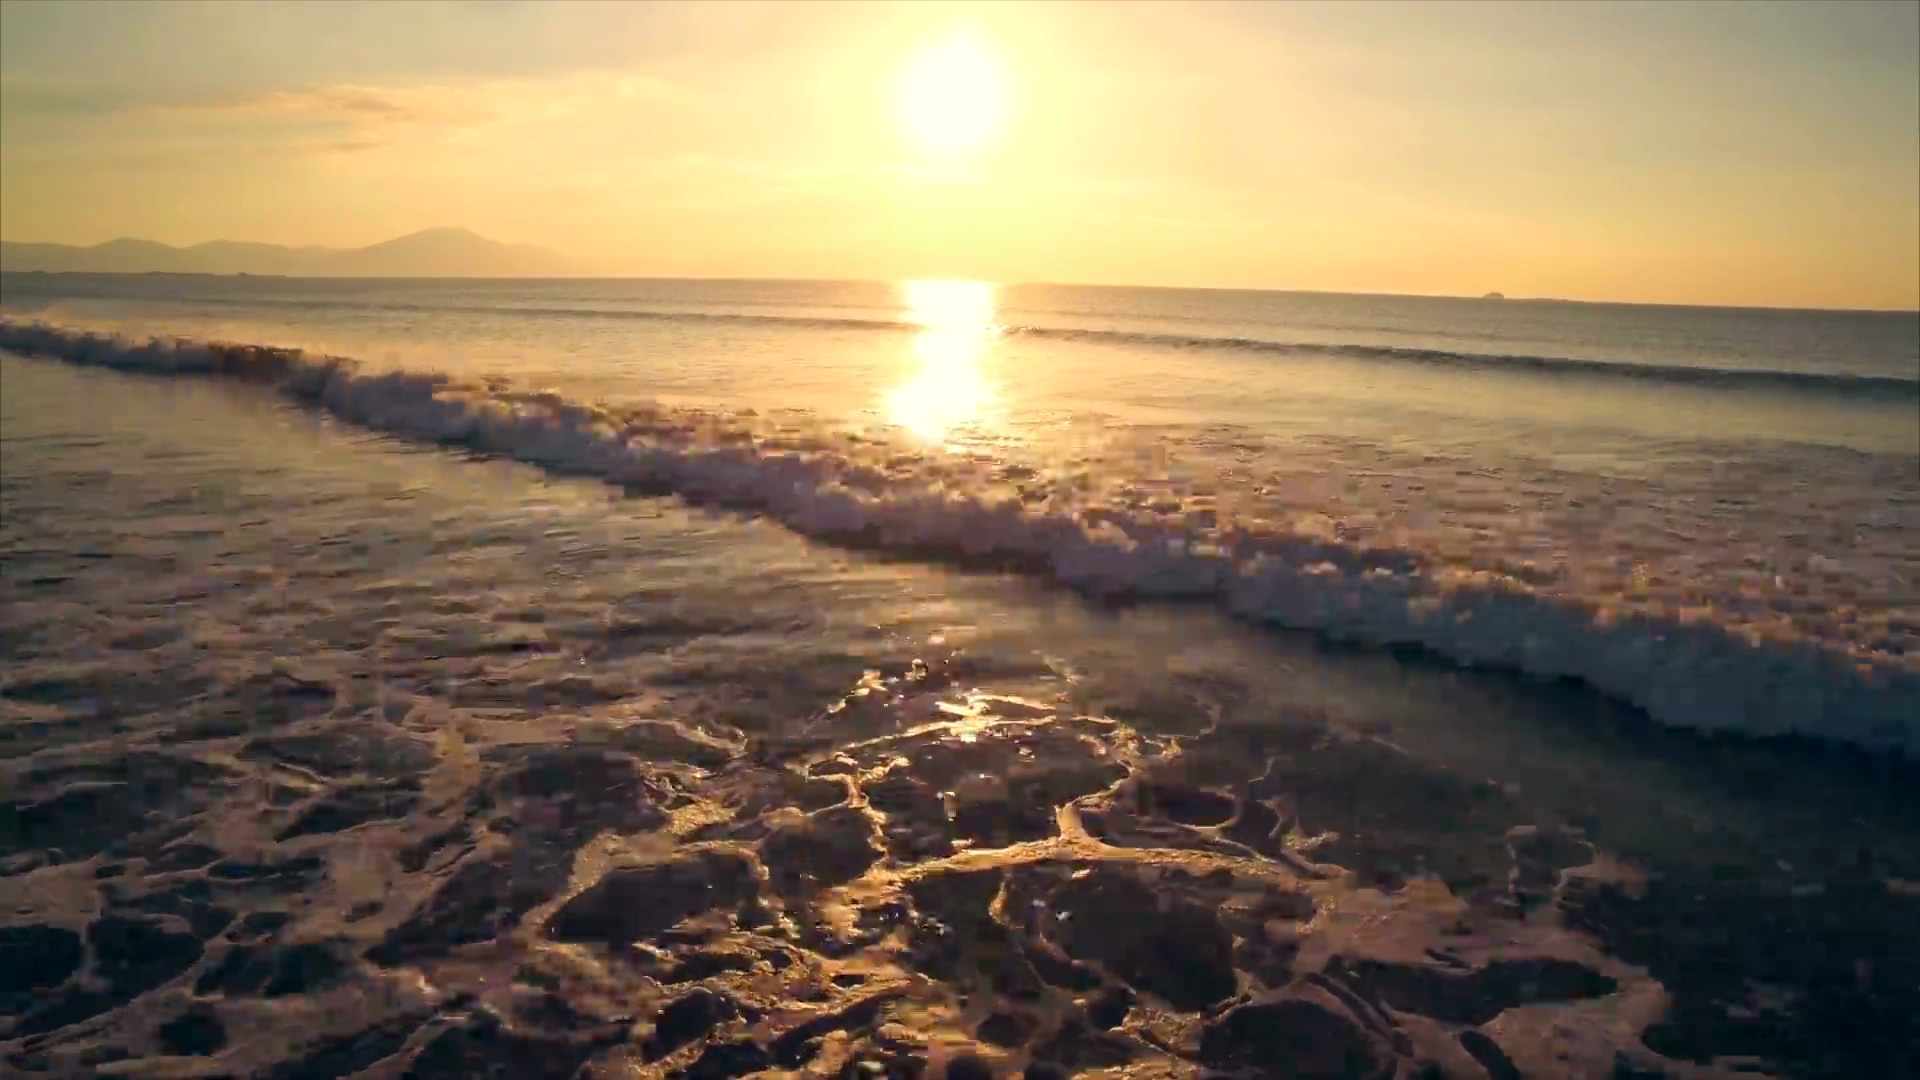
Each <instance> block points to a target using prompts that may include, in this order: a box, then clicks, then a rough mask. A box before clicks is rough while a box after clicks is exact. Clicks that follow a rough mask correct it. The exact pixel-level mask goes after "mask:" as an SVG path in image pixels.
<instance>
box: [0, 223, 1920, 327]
mask: <svg viewBox="0 0 1920 1080" xmlns="http://www.w3.org/2000/svg"><path fill="white" fill-rule="evenodd" d="M417 231H420V232H429V231H433V230H417ZM464 231H469V232H471V230H464ZM403 235H407V236H411V235H414V234H413V233H407V234H403ZM474 235H476V236H478V235H479V234H478V233H475V234H474ZM117 239H140V238H139V237H119V238H117ZM396 239H398V238H397V237H396ZM483 239H484V237H483ZM4 242H5V243H10V244H55V245H56V246H60V247H75V248H78V247H82V246H86V247H97V246H99V245H76V244H58V243H57V242H55V241H40V240H6V241H4ZM112 242H113V241H103V243H112ZM149 242H150V243H156V244H158V243H162V242H161V241H157V240H156V241H149ZM384 242H385V241H381V243H384ZM493 242H494V243H500V242H499V241H493ZM203 243H208V244H211V243H264V242H260V241H247V240H232V241H215V240H208V241H203ZM165 246H168V247H172V246H173V245H170V244H169V245H165ZM190 246H199V245H190ZM265 246H269V247H285V248H287V249H288V250H298V249H299V247H320V246H322V245H299V247H295V246H293V245H286V244H266V245H265ZM365 246H368V247H372V246H375V245H365ZM502 246H509V245H504V244H503V245H502ZM511 246H519V245H511ZM527 246H537V245H527ZM176 250H184V249H176ZM333 250H353V249H339V248H336V249H333ZM0 274H9V275H12V274H18V275H38V276H41V277H195V278H242V277H245V278H264V279H268V280H276V281H705V282H741V283H746V282H781V283H805V284H815V285H885V284H897V283H899V282H903V281H983V280H984V279H979V278H944V277H928V278H904V277H903V278H877V277H876V278H859V277H780V276H773V277H755V276H740V275H730V274H542V275H534V276H526V275H496V274H459V275H439V274H409V275H404V276H400V277H382V276H378V275H368V274H270V273H263V274H257V273H253V272H252V271H246V270H241V271H235V272H233V273H220V272H215V271H209V270H8V269H5V268H4V267H0ZM986 284H991V285H994V286H997V287H999V288H1006V289H1035V288H1039V289H1142V290H1156V291H1161V292H1221V293H1268V294H1273V295H1290V296H1354V297H1374V298H1381V299H1394V300H1462V301H1474V302H1479V303H1487V304H1580V305H1587V306H1593V307H1638V308H1684V309H1690V310H1698V311H1777V312H1791V313H1802V314H1836V315H1920V305H1916V306H1915V307H1911V308H1881V307H1813V306H1808V305H1789V304H1728V303H1684V302H1679V301H1672V300H1594V299H1585V298H1580V297H1566V296H1513V295H1506V294H1500V295H1491V294H1482V295H1479V296H1473V295H1469V294H1464V293H1413V292H1376V291H1369V290H1344V289H1311V288H1298V287H1285V288H1282V287H1273V286H1257V285H1147V284H1140V283H1126V284H1116V283H1111V282H1087V281H988V282H986Z"/></svg>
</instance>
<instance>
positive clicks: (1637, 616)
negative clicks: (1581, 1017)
mask: <svg viewBox="0 0 1920 1080" xmlns="http://www.w3.org/2000/svg"><path fill="white" fill-rule="evenodd" d="M0 348H5V349H8V350H11V351H14V352H18V353H24V354H29V355H38V356H46V357H54V358H59V359H64V360H67V361H71V362H74V363H79V364H86V365H95V366H102V367H109V368H116V369H125V370H134V371H142V372H148V373H155V374H195V375H215V376H220V377H227V378H233V379H239V380H245V381H250V382H255V383H261V384H266V385H270V386H273V387H276V388H277V389H279V390H280V391H281V392H283V393H285V394H287V395H289V396H290V397H292V398H295V399H298V400H300V401H303V402H307V403H309V404H312V405H315V406H318V407H320V408H323V409H325V410H327V411H328V412H331V413H333V414H334V415H337V416H339V417H341V418H342V419H345V420H348V421H351V422H353V423H356V424H360V425H364V426H366V427H368V428H371V429H375V430H378V431H381V432H385V433H388V434H391V435H394V436H397V437H401V438H405V439H410V440H419V441H429V442H436V443H443V444H448V445H456V446H461V447H466V448H470V449H473V450H477V451H481V452H485V453H490V454H498V455H502V456H507V457H511V458H514V459H516V460H520V461H524V462H528V463H531V464H535V465H539V466H542V467H545V468H550V469H554V470H556V471H564V472H568V473H577V474H584V475H591V476H596V477H601V478H603V479H605V480H607V481H608V482H610V483H614V484H619V485H623V486H629V487H634V488H639V489H642V490H646V491H653V492H671V493H674V494H678V495H681V496H684V497H686V498H689V499H693V500H700V501H710V502H719V503H724V504H729V505H736V506H742V507H751V508H753V509H756V510H760V511H763V512H765V513H767V514H769V515H771V516H773V517H775V518H778V519H779V520H780V521H782V522H784V523H785V524H787V525H788V526H789V527H791V528H793V529H795V530H796V531H798V532H801V533H804V534H807V535H811V536H816V537H821V538H825V539H831V540H835V541H838V542H844V543H852V544H858V545H862V546H870V547H878V548H883V549H888V550H893V551H897V552H902V553H910V554H926V555H929V556H931V557H938V558H953V559H964V560H992V561H997V562H1001V563H1005V564H1011V565H1017V566H1019V567H1021V568H1024V569H1028V570H1031V571H1034V572H1039V573H1044V574H1047V575H1050V576H1051V577H1052V578H1054V579H1055V580H1057V581H1060V582H1062V583H1063V584H1066V585H1069V586H1071V587H1074V588H1077V589H1082V590H1085V591H1088V592H1093V593H1099V594H1104V595H1115V596H1136V597H1142V598H1152V597H1164V598H1183V599H1191V600H1211V601H1214V602H1217V603H1219V604H1221V605H1222V606H1223V607H1225V608H1227V609H1228V610H1230V611H1232V612H1233V613H1234V614H1235V615H1237V616H1240V617H1242V618H1245V619H1248V620H1252V621H1257V622H1267V623H1274V624H1278V625H1282V626H1288V627H1295V628H1301V629H1310V630H1315V631H1319V632H1321V633H1324V634H1327V635H1329V636H1330V637H1333V638H1337V639H1343V640H1352V641H1358V642H1365V643H1373V644H1412V645H1418V646H1422V647H1425V648H1427V649H1429V650H1432V651H1433V652H1435V653H1438V654H1441V655H1444V656H1448V657H1452V658H1454V659H1457V660H1459V661H1460V662H1462V663H1470V664H1484V665H1496V666H1504V667H1513V668H1517V669H1520V670H1523V671H1526V672H1530V673H1533V674H1535V675H1539V676H1544V677H1569V678H1576V679H1580V680H1583V681H1585V682H1587V683H1589V684H1591V685H1593V686H1595V687H1597V688H1599V689H1601V690H1603V691H1605V692H1607V693H1609V694H1612V695H1614V696H1617V697H1619V698H1622V699H1625V700H1628V701H1631V702H1633V703H1635V704H1637V705H1639V706H1641V707H1643V708H1645V709H1646V710H1647V711H1648V712H1649V713H1650V714H1651V715H1652V716H1653V717H1654V718H1656V719H1658V720H1660V721H1662V722H1664V723H1667V724H1672V725H1677V726H1684V727H1691V728H1698V729H1705V730H1725V731H1734V732H1740V733H1745V734H1750V735H1785V734H1801V735H1809V736H1814V737H1817V738H1822V739H1828V740H1836V741H1841V742H1846V743H1852V744H1855V745H1858V746H1862V747H1867V748H1870V749H1874V750H1878V751H1883V752H1890V753H1894V754H1899V755H1903V756H1906V757H1910V758H1920V663H1916V659H1920V658H1917V657H1916V654H1915V653H1914V652H1913V651H1911V650H1906V649H1903V648H1900V647H1898V646H1896V647H1894V648H1891V649H1888V648H1882V647H1878V646H1876V645H1875V644H1874V643H1873V642H1872V641H1851V642H1849V641H1845V640H1836V639H1834V638H1832V637H1818V636H1815V635H1813V634H1810V633H1799V632H1796V631H1795V630H1793V629H1792V626H1791V624H1786V626H1787V628H1786V629H1778V628H1776V629H1775V630H1774V631H1773V632H1771V633H1765V634H1763V633H1757V632H1755V630H1754V629H1753V627H1752V626H1749V625H1742V624H1740V623H1738V622H1735V621H1731V617H1730V615H1729V614H1728V611H1726V610H1719V609H1714V608H1711V607H1708V608H1704V609H1696V610H1692V611H1686V612H1682V611H1679V610H1677V609H1675V608H1673V607H1671V606H1669V607H1667V608H1664V609H1663V608H1661V607H1658V606H1656V607H1652V608H1649V607H1646V606H1634V605H1630V604H1621V603H1618V602H1617V598H1612V597H1608V596H1604V595H1592V596H1581V595H1568V594H1567V593H1566V592H1565V591H1564V590H1561V591H1553V590H1550V589H1548V588H1546V587H1543V586H1540V585H1536V584H1532V583H1530V582H1529V581H1527V580H1525V579H1524V578H1523V577H1521V576H1515V575H1509V574H1502V573H1496V572H1491V571H1488V570H1486V569H1484V568H1470V567H1466V566H1463V565H1461V564H1459V563H1457V562H1448V561H1446V560H1444V559H1441V558H1439V557H1437V555H1435V554H1434V553H1432V552H1426V551H1422V550H1417V549H1408V548H1385V547H1378V546H1376V547H1362V546H1360V545H1359V544H1358V543H1356V542H1346V541H1336V540H1327V539H1325V538H1319V537H1312V536H1306V535H1300V534H1298V533H1294V532H1289V531H1286V530H1285V529H1284V527H1281V526H1276V525H1272V524H1268V523H1257V524H1253V523H1245V522H1236V521H1234V520H1232V519H1231V517H1230V516H1221V517H1218V518H1217V519H1216V515H1215V514H1213V513H1210V512H1201V513H1190V512H1188V511H1189V509H1190V508H1188V507H1184V506H1178V505H1176V506H1173V507H1171V508H1168V507H1163V506H1158V505H1156V506H1151V507H1147V508H1142V507H1140V506H1138V505H1135V504H1132V503H1125V502H1123V503H1120V504H1116V503H1115V502H1114V501H1112V500H1102V499H1100V498H1098V497H1097V496H1093V495H1090V494H1088V493H1086V492H1085V491H1083V490H1081V489H1079V488H1076V487H1075V486H1073V485H1071V484H1063V483H1062V484H1050V483H1048V482H1046V481H1044V480H1038V481H1034V482H994V481H993V480H992V478H991V476H990V475H989V474H985V473H981V472H979V471H977V470H976V471H968V470H965V469H956V468H950V467H947V466H945V465H943V464H942V463H941V462H939V461H938V460H935V459H930V458H928V457H927V456H925V455H909V454H901V453H898V452H896V451H895V450H894V449H892V448H889V447H886V446H883V445H879V444H875V443H871V442H863V441H860V440H857V439H849V438H836V437H829V436H820V437H814V438H792V437H782V436H777V435H769V434H767V433H765V432H756V431H755V430H753V429H751V428H748V427H746V426H744V425H739V424H729V423H727V422H725V421H720V420H716V419H714V418H712V417H709V416H705V415H703V414H696V413H688V412H676V411H674V410H669V409H661V408H646V409H626V410H615V409H609V408H605V407H600V406H595V405H589V404H583V403H580V402H575V401H570V400H568V399H566V398H564V397H561V396H559V395H556V394H550V393H541V394H530V393H524V392H514V391H511V390H507V389H501V388H499V387H497V386H493V385H487V386H483V385H479V384H475V383H468V382H462V381H459V380H456V379H454V378H453V377H451V376H448V375H445V374H440V373H430V372H413V371H404V370H403V371H388V372H374V371H371V370H369V369H366V368H364V367H362V366H361V365H358V364H356V363H355V362H353V361H351V360H344V359H340V358H335V357H320V356H311V355H307V354H303V353H301V352H299V351H296V350H287V349H274V348H266V347H260V346H250V345H228V344H221V343H210V342H197V341H164V340H153V341H148V342H144V343H142V342H136V341H131V340H127V339H124V338H120V337H115V336H108V335H100V334H93V333H86V332H81V331H74V330H68V329H62V328H58V327H51V326H46V325H41V324H36V323H20V322H12V321H5V320H0ZM1136 502H1137V501H1136Z"/></svg>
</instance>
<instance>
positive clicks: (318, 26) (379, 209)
mask: <svg viewBox="0 0 1920 1080" xmlns="http://www.w3.org/2000/svg"><path fill="white" fill-rule="evenodd" d="M436 226H459V227H465V228H469V229H472V230H474V231H476V232H479V233H481V234H483V235H486V236H488V237H491V238H493V239H496V240H501V241H505V242H510V243H531V244H538V245H541V246H544V247H548V248H552V249H554V250H556V251H560V252H563V253H566V254H569V255H572V256H575V257H577V258H580V259H582V260H585V261H586V262H587V263H588V264H589V265H591V266H592V267H594V268H595V269H598V270H602V271H604V272H607V273H611V274H636V275H661V276H713V277H823V278H864V279H909V278H966V279H980V280H990V281H1006V282H1034V281H1047V282H1087V283H1108V284H1141V285H1175V286H1202V287H1229V288H1235V287H1237V288H1278V289H1313V290H1330V291H1351V292H1387V293H1431V294H1455V295H1479V294H1481V293H1484V292H1487V291H1490V290H1499V291H1502V292H1505V293H1506V294H1508V295H1510V296H1556V297H1565V298H1572V299H1594V300H1629V301H1642V302H1655V303H1706V304H1741V305H1758V306H1787V307H1866V308H1882V309H1889V308H1890V309H1915V308H1920V2H1905V3H1902V2H1882V3H1852V4H1850V3H1827V2H1815V3H1806V4H1801V3H1789V2H1777V3H1705V4H1688V3H1648V4H1631V3H1619V4H1603V3H1537V4H1504V3H1500V4H1496V3H1436V4H1423V5H1400V4H1391V3H1351V4H1329V5H1322V4H1313V3H1276V4H1257V3H1220V4H1211V3H1181V4H1151V3H1142V4H1123V3H1100V4H1092V3H1061V4H1041V3H1033V4H1016V3H996V4H968V3H957V2H953V3H927V4H913V5H907V4H836V3H791V4H790V3H779V2H773V3H754V2H745V0H743V2H738V3H693V4H613V3H588V4H580V5H570V4H547V3H515V2H460V3H445V4H429V3H372V4H358V3H351V2H329V3H317V2H315V3H294V4H272V3H224V4H197V3H194V4H188V3H164V2H148V0H141V2H136V3H129V4H119V3H110V2H100V3H85V4H79V3H57V4H46V3H37V2H18V0H0V237H4V238H5V239H8V240H20V241H52V242H62V243H81V244H86V243H97V242H101V241H105V240H109V239H113V238H115V237H121V236H137V237H143V238H148V239H154V240H160V241H163V242H166V243H173V244H190V243H197V242H201V241H206V240H213V239H228V240H251V241H263V242H269V243H279V244H290V245H305V244H315V245H326V246H357V245H361V244H369V243H375V242H378V241H381V240H385V239H388V238H391V237H393V236H397V235H400V234H403V233H407V232H412V231H415V230H419V229H423V228H428V227H436Z"/></svg>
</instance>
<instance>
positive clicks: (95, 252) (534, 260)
mask: <svg viewBox="0 0 1920 1080" xmlns="http://www.w3.org/2000/svg"><path fill="white" fill-rule="evenodd" d="M0 270H10V271H31V270H42V271H45V272H47V273H54V274H57V273H91V274H150V273H166V274H286V275H289V276H299V277H570V276H577V275H579V274H582V273H584V272H585V271H584V270H583V269H582V267H581V266H580V265H579V264H578V263H575V262H574V261H573V260H571V259H568V258H565V257H564V256H561V255H556V254H554V253H553V252H551V251H547V250H545V249H544V248H537V247H532V246H530V245H527V244H502V243H498V242H496V241H493V240H489V239H487V238H486V237H484V236H481V235H479V234H477V233H474V232H470V231H468V230H466V229H426V230H424V231H422V232H417V233H410V234H408V235H406V236H402V237H398V238H396V239H393V240H388V241H386V242H384V243H379V244H373V245H371V246H369V247H362V248H323V247H297V248H292V247H282V246H280V245H278V244H251V243H239V242H235V241H232V240H214V241H210V242H208V243H205V244H195V245H193V246H192V247H184V248H178V247H171V246H169V245H167V244H159V243H155V242H154V241H152V240H133V239H120V240H109V241H107V242H106V243H104V244H94V245H93V246H91V247H74V246H72V245H69V244H19V243H14V242H11V241H3V240H0Z"/></svg>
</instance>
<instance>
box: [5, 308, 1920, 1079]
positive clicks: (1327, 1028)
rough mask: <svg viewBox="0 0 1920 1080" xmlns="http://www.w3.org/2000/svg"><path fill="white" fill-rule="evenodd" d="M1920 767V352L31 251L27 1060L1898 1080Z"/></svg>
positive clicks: (1812, 328)
mask: <svg viewBox="0 0 1920 1080" xmlns="http://www.w3.org/2000/svg"><path fill="white" fill-rule="evenodd" d="M1916 761H1920V315H1916V314H1914V313H1871V312H1816V311H1773V310H1735V309H1705V308H1676V307H1651V306H1630V305H1612V304H1587V303H1570V302H1559V301H1546V300H1518V299H1509V300H1496V299H1485V300H1472V299H1443V298H1417V297H1387V296H1347V295H1331V294H1309V293H1273V292H1231V291H1198V290H1171V289H1131V288H1127V289H1122V288H1095V287H1066V286H1008V287H996V286H991V285H985V284H980V283H969V282H914V283H904V284H898V285H896V284H887V283H834V282H785V281H638V280H635V281H627V280H623V281H559V280H555V281H367V280H299V279H281V278H250V277H232V278H226V277H196V276H163V275H151V276H108V275H100V276H93V275H42V274H6V275H4V277H0V1062H5V1063H6V1064H7V1068H10V1069H14V1070H18V1071H20V1072H21V1073H23V1074H29V1075H41V1074H46V1075H63V1076H64V1075H95V1074H99V1073H103V1072H111V1073H113V1074H114V1075H125V1076H153V1077H161V1076H165V1077H188V1076H207V1077H211V1076H262V1077H282V1078H286V1077H343V1076H352V1075H362V1074H363V1070H368V1071H365V1072H364V1075H367V1076H400V1075H409V1076H420V1077H427V1076H466V1075H480V1074H485V1073H486V1070H488V1069H490V1068H491V1069H494V1070H496V1072H495V1073H494V1074H495V1075H511V1076H516V1077H519V1076H527V1077H540V1076H554V1077H571V1076H576V1075H587V1076H607V1077H612V1076H661V1077H668V1076H685V1077H691V1078H695V1080H720V1078H725V1077H732V1076H744V1075H749V1074H752V1073H757V1072H762V1071H765V1070H768V1069H775V1070H787V1071H792V1072H794V1073H796V1074H806V1075H818V1076H847V1077H854V1076H859V1077H863V1078H875V1080H877V1078H879V1077H882V1076H886V1077H901V1078H905V1077H918V1076H921V1075H923V1074H925V1075H931V1076H956V1077H957V1076H960V1075H965V1076H968V1077H973V1076H983V1075H988V1074H994V1075H1020V1074H1022V1073H1024V1075H1025V1076H1027V1077H1032V1078H1035V1080H1039V1078H1041V1077H1053V1076H1068V1075H1085V1076H1107V1075H1112V1076H1118V1075H1120V1074H1122V1073H1125V1074H1126V1075H1128V1076H1155V1077H1159V1076H1168V1077H1172V1076H1176V1075H1177V1076H1182V1077H1185V1076H1194V1075H1198V1074H1200V1073H1203V1072H1204V1073H1209V1074H1213V1075H1226V1074H1236V1075H1245V1076H1334V1077H1343V1076H1405V1077H1411V1076H1416V1075H1420V1076H1447V1077H1473V1078H1478V1077H1506V1076H1513V1075H1525V1076H1617V1075H1630V1076H1663V1075H1671V1076H1706V1075H1728V1074H1731V1073H1733V1072H1735V1071H1739V1072H1740V1073H1741V1074H1742V1075H1751V1074H1752V1073H1756V1072H1757V1073H1763V1074H1770V1075H1780V1076H1809V1077H1811V1076H1834V1077H1842V1076H1846V1077H1867V1076H1875V1077H1877V1076H1889V1077H1891V1076H1901V1075H1920V1049H1917V1048H1920V994H1917V993H1916V991H1917V990H1920V930H1916V929H1915V928H1916V927H1920V796H1917V795H1915V794H1914V792H1915V791H1920V788H1916V787H1915V786H1914V783H1913V781H1914V780H1915V779H1916V778H1920V773H1916V770H1915V763H1916ZM1282 1060H1285V1061H1286V1062H1289V1063H1290V1064H1288V1065H1286V1066H1285V1067H1282V1066H1281V1065H1277V1064H1274V1063H1275V1062H1278V1061H1282ZM500 1070H504V1071H500ZM1289 1070H1291V1071H1289ZM1422 1070H1425V1071H1422Z"/></svg>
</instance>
